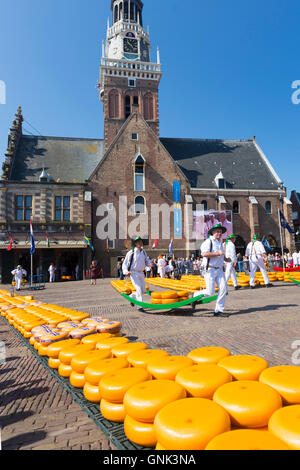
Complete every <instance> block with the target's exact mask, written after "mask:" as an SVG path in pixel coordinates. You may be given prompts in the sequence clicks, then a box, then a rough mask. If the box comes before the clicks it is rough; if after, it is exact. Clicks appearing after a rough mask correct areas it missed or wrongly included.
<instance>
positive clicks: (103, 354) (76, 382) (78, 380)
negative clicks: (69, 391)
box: [70, 343, 111, 388]
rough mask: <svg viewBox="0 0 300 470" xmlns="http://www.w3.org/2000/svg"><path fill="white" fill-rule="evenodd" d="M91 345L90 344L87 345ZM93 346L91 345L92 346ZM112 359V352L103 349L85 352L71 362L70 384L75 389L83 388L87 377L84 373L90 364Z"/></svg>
mask: <svg viewBox="0 0 300 470" xmlns="http://www.w3.org/2000/svg"><path fill="white" fill-rule="evenodd" d="M87 344H89V343H87ZM90 345H91V344H90ZM109 357H111V352H110V350H107V349H103V350H98V349H93V350H90V351H84V352H81V353H79V354H77V355H76V356H74V357H73V358H72V360H71V367H72V372H71V375H70V383H71V385H73V387H76V388H83V387H84V384H85V377H84V371H85V369H86V368H87V366H88V365H89V364H91V363H92V362H95V361H96V360H97V361H101V360H102V359H107V358H109Z"/></svg>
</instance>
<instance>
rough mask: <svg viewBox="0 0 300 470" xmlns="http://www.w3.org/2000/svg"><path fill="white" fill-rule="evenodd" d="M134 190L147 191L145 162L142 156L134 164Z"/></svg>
mask: <svg viewBox="0 0 300 470" xmlns="http://www.w3.org/2000/svg"><path fill="white" fill-rule="evenodd" d="M134 190H135V191H145V160H144V159H143V157H142V156H141V155H139V156H138V157H137V159H136V160H135V163H134Z"/></svg>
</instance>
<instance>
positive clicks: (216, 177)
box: [0, 0, 294, 280]
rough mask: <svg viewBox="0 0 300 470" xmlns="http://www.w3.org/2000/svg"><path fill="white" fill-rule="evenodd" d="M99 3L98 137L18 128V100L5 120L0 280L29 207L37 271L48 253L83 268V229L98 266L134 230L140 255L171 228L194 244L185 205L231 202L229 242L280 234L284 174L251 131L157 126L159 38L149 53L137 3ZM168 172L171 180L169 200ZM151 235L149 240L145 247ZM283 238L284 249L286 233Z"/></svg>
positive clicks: (21, 248)
mask: <svg viewBox="0 0 300 470" xmlns="http://www.w3.org/2000/svg"><path fill="white" fill-rule="evenodd" d="M111 9H112V13H113V15H112V25H110V24H108V28H107V37H106V41H105V42H103V45H102V59H101V65H100V82H99V85H98V89H99V96H100V100H101V101H102V103H103V109H104V139H94V140H92V139H71V138H55V137H41V136H27V135H23V133H22V119H23V117H22V113H21V109H20V108H19V110H18V113H17V115H16V119H15V121H14V123H13V126H12V128H11V130H10V135H9V140H8V149H7V152H6V159H5V162H4V164H3V174H2V180H1V182H0V253H1V254H0V256H1V259H0V260H2V262H1V263H0V264H1V266H2V279H3V280H4V279H6V278H7V277H8V273H9V271H10V269H11V268H12V267H13V266H14V265H15V264H16V263H17V262H18V261H21V262H23V263H24V260H23V261H22V259H25V258H26V256H28V252H29V249H28V248H29V235H28V223H27V222H28V215H29V213H30V212H32V214H33V222H34V228H35V233H36V238H37V240H38V243H37V248H38V249H37V255H36V261H35V266H36V267H37V266H41V269H42V270H43V271H45V270H46V268H47V265H48V263H49V261H50V260H53V261H54V262H55V263H56V264H57V265H58V266H62V265H66V264H67V265H68V266H65V267H67V270H68V273H70V271H73V270H74V265H75V263H79V264H80V266H81V272H82V273H84V272H85V270H86V268H87V266H88V265H89V263H90V261H91V257H92V252H91V251H90V250H89V249H86V248H84V246H85V245H84V241H83V237H84V234H85V233H86V234H87V235H88V236H89V237H91V239H92V243H93V246H94V248H95V255H94V256H95V257H96V258H97V259H98V260H99V261H100V262H101V264H102V266H103V268H104V272H105V273H106V274H114V273H115V269H116V263H117V260H118V259H119V258H121V257H122V256H124V255H125V254H126V252H127V249H128V247H129V246H130V238H131V237H132V236H133V235H134V234H138V235H141V236H142V237H143V239H144V240H145V245H146V248H147V251H148V253H149V255H150V256H157V255H158V254H159V253H160V252H167V250H168V245H169V243H170V240H171V239H174V249H173V252H174V254H175V255H177V256H188V255H190V254H191V253H195V252H197V250H198V249H199V245H200V241H199V240H197V241H196V240H195V239H193V236H192V226H193V210H195V209H196V208H197V205H201V207H204V208H206V209H207V210H210V209H213V210H230V211H232V213H233V214H232V217H233V229H234V232H235V233H238V234H239V239H238V249H239V250H241V251H242V250H243V249H244V248H245V245H246V243H247V242H248V241H249V239H250V237H251V236H252V235H253V234H254V233H260V234H261V235H262V236H266V237H267V238H268V240H269V243H270V244H271V245H272V246H274V247H279V246H280V234H279V226H278V209H279V208H280V209H281V210H282V212H283V213H284V215H285V217H286V219H287V220H288V221H289V223H290V225H292V204H291V201H290V200H289V199H288V198H287V196H286V189H285V187H284V184H283V182H282V181H281V179H280V177H279V176H278V175H277V174H276V172H275V170H274V169H273V167H272V165H271V163H270V162H269V160H268V159H267V157H266V156H265V154H264V153H263V151H262V150H261V148H260V147H259V145H258V143H257V142H256V140H255V138H254V137H253V138H252V139H250V140H217V139H215V140H205V139H184V138H162V137H160V130H159V84H160V80H161V78H162V68H161V64H160V54H159V50H157V57H156V61H155V62H151V58H150V48H151V45H150V37H149V34H148V31H146V30H145V29H144V27H143V3H142V2H141V1H140V0H112V1H111ZM174 183H175V184H176V185H177V188H178V187H179V195H178V196H177V197H178V200H176V201H175V200H174V197H173V189H174ZM179 184H180V186H179ZM173 208H174V209H176V211H175V212H176V214H177V215H176V217H175V212H174V214H173V212H172V211H173ZM168 210H169V212H168ZM164 211H166V212H164ZM178 217H179V219H178ZM179 227H180V228H179ZM181 229H182V235H181ZM46 232H47V233H48V234H49V238H50V248H49V247H48V246H47V244H46V241H45V233H46ZM9 233H11V234H12V236H13V239H14V241H15V242H16V244H15V246H14V250H12V251H11V252H7V251H6V247H7V246H8V243H9ZM156 238H158V239H159V242H158V248H156V249H152V245H153V242H154V240H155V239H156ZM285 243H286V247H287V248H288V249H289V250H293V249H294V239H293V237H292V236H290V235H289V234H288V233H286V239H285ZM50 250H52V251H50ZM26 253H27V254H26ZM25 261H26V260H25Z"/></svg>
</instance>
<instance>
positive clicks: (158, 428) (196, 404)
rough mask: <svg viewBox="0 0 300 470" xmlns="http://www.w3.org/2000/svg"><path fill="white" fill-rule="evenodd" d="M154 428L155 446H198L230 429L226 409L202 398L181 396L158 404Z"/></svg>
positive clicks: (201, 446) (200, 448)
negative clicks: (161, 406) (170, 401)
mask: <svg viewBox="0 0 300 470" xmlns="http://www.w3.org/2000/svg"><path fill="white" fill-rule="evenodd" d="M154 429H155V434H156V437H157V440H158V442H159V446H158V447H159V448H163V449H166V450H202V449H205V447H206V445H207V444H208V442H209V441H210V440H211V439H212V438H214V437H215V436H217V435H219V434H221V433H224V432H227V431H229V430H230V418H229V415H228V413H227V412H226V411H225V410H224V409H223V408H222V407H221V406H220V405H218V404H216V403H214V402H213V401H211V400H208V399H206V398H185V399H182V400H178V401H174V402H173V403H170V404H168V405H166V406H165V407H164V408H162V409H161V410H160V411H159V412H158V413H157V415H156V418H155V421H154Z"/></svg>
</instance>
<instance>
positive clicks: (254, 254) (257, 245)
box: [246, 240, 266, 261]
mask: <svg viewBox="0 0 300 470" xmlns="http://www.w3.org/2000/svg"><path fill="white" fill-rule="evenodd" d="M265 253H266V250H265V247H264V245H263V244H262V242H260V241H258V240H257V241H256V242H250V243H248V246H247V248H246V256H248V258H249V260H250V261H257V260H258V259H260V258H262V256H263V255H264V254H265Z"/></svg>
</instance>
